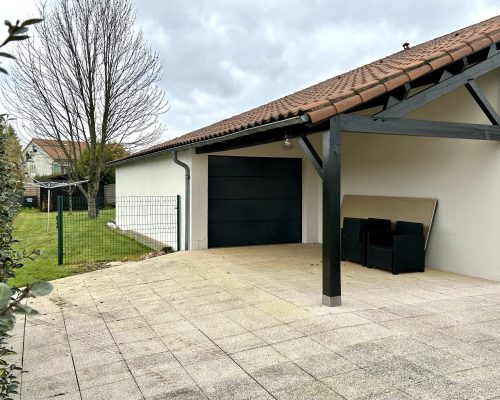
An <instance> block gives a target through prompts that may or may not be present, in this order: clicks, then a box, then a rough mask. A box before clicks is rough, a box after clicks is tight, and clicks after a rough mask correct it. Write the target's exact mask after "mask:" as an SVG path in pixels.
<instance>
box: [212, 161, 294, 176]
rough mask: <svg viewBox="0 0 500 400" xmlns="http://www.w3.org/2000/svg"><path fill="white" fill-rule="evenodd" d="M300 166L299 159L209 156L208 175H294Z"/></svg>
mask: <svg viewBox="0 0 500 400" xmlns="http://www.w3.org/2000/svg"><path fill="white" fill-rule="evenodd" d="M291 161H292V162H291ZM270 167H271V168H270ZM301 168H302V161H301V160H300V159H290V158H264V157H223V156H222V157H221V156H211V157H210V161H209V163H208V176H209V177H211V176H237V177H243V176H267V177H296V176H297V175H298V174H300V173H301Z"/></svg>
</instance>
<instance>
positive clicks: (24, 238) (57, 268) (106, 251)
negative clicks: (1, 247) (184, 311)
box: [9, 209, 151, 287]
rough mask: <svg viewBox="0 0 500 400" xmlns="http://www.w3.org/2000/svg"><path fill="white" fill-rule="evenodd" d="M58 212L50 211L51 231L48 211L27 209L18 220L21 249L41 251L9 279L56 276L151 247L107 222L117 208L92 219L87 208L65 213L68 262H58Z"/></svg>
mask: <svg viewBox="0 0 500 400" xmlns="http://www.w3.org/2000/svg"><path fill="white" fill-rule="evenodd" d="M56 215H57V213H55V212H52V213H50V232H47V213H42V212H40V211H38V210H31V209H24V210H22V211H21V212H20V213H19V215H17V216H16V219H15V221H14V238H15V239H16V240H19V243H18V244H17V245H16V248H17V249H18V250H26V251H31V250H33V249H38V250H40V251H41V254H40V255H39V256H36V259H35V260H33V261H31V260H26V262H25V265H24V267H23V268H21V269H19V270H17V271H16V276H15V277H14V278H12V279H11V280H10V281H9V283H10V284H11V285H15V286H18V287H21V286H24V285H26V284H27V283H28V282H30V281H32V280H34V279H42V280H53V279H58V278H63V277H65V276H69V275H74V274H78V273H81V272H85V271H87V270H88V268H87V267H84V266H82V265H81V264H86V263H93V262H102V261H116V260H131V259H138V258H139V257H140V256H141V255H143V254H145V253H147V252H148V251H150V250H151V249H150V248H148V247H146V246H144V245H142V244H140V243H138V242H136V241H135V240H133V239H131V238H129V237H127V236H124V235H122V234H120V233H118V232H116V231H113V230H112V229H110V228H108V227H107V226H106V223H107V222H108V221H109V220H110V219H112V218H113V215H114V210H112V209H107V210H102V211H101V212H100V213H99V217H98V218H96V219H93V220H90V219H88V218H87V216H86V212H85V211H74V212H73V213H69V212H65V213H64V224H63V226H64V264H63V265H57V229H56Z"/></svg>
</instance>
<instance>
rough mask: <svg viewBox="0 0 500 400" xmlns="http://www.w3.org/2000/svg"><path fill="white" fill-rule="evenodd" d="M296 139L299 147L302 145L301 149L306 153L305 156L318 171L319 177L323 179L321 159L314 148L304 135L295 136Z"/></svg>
mask: <svg viewBox="0 0 500 400" xmlns="http://www.w3.org/2000/svg"><path fill="white" fill-rule="evenodd" d="M297 141H298V142H299V144H300V147H302V150H304V153H306V156H307V158H308V159H309V161H310V162H311V164H312V165H313V167H314V168H315V169H316V172H318V174H319V176H320V177H321V179H323V161H322V160H321V157H320V156H319V155H318V153H317V152H316V149H315V148H314V147H313V145H312V144H311V142H310V141H309V139H308V138H307V137H306V136H299V137H297Z"/></svg>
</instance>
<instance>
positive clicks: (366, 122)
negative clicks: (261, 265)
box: [112, 16, 500, 305]
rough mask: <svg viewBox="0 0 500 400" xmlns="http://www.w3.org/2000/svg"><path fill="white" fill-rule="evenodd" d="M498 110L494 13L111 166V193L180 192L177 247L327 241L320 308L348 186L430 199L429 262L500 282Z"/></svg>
mask: <svg viewBox="0 0 500 400" xmlns="http://www.w3.org/2000/svg"><path fill="white" fill-rule="evenodd" d="M346 45H347V44H346ZM300 56H301V57H307V54H302V55H300ZM311 61H313V60H311ZM314 62H316V61H314ZM499 112H500V16H497V17H494V18H492V19H489V20H487V21H483V22H481V23H478V24H476V25H473V26H470V27H467V28H464V29H462V30H459V31H456V32H452V33H450V34H448V35H445V36H442V37H440V38H437V39H434V40H431V41H429V42H426V43H423V44H420V45H417V46H413V47H411V48H409V49H407V50H403V51H400V52H398V53H395V54H393V55H390V56H388V57H385V58H383V59H381V60H377V61H374V62H372V63H370V64H367V65H364V66H362V67H360V68H357V69H354V70H352V71H349V72H347V73H345V74H342V75H339V76H336V77H333V78H331V79H328V80H326V81H324V82H321V83H318V84H317V85H314V86H311V87H309V88H307V89H304V90H301V91H299V92H296V93H293V94H291V95H289V96H286V97H283V98H281V99H279V100H276V101H272V102H270V103H267V104H265V105H262V106H260V107H257V108H255V109H253V110H250V111H248V112H244V113H242V114H240V115H237V116H234V117H232V118H228V119H225V120H223V121H221V122H218V123H215V124H213V125H210V126H207V127H205V128H202V129H199V130H197V131H194V132H191V133H189V134H187V135H184V136H181V137H178V138H176V139H173V140H171V141H168V142H166V143H162V144H160V145H157V146H154V147H152V148H149V149H147V150H144V151H142V152H139V153H136V154H133V155H131V156H128V157H125V158H123V159H121V160H118V161H115V162H113V163H112V164H113V165H115V166H116V195H117V196H134V195H141V196H143V195H154V196H158V195H181V196H182V205H181V210H182V224H181V230H182V231H183V232H184V233H185V235H183V246H184V248H189V249H193V250H195V249H206V248H208V247H215V246H225V245H239V244H252V243H254V244H256V243H285V242H304V243H318V242H319V243H323V277H324V278H323V295H324V303H325V304H327V305H334V304H338V302H339V299H340V254H339V249H340V202H341V196H342V195H343V194H368V195H382V196H406V197H427V198H437V199H438V200H439V207H438V211H437V214H436V218H435V221H434V226H433V231H432V235H431V237H430V242H429V246H428V248H427V264H428V265H430V266H433V267H436V268H440V269H443V270H448V271H453V272H458V273H464V274H468V275H473V276H478V277H484V278H489V279H496V280H500V268H499V265H500V246H499V245H498V237H500V207H499V199H500V185H499V184H498V181H499V178H500V142H491V141H492V140H495V141H498V140H500V128H499V127H498V125H499V124H500V117H499ZM403 117H404V118H403ZM285 137H286V138H287V139H288V138H290V140H291V143H292V144H293V149H289V146H283V144H284V142H283V140H284V138H285ZM474 139H482V140H474ZM318 153H319V154H320V155H322V157H320V156H318ZM176 157H178V160H180V161H178V160H177V158H176ZM183 164H184V165H183ZM186 170H187V172H188V174H186ZM186 188H187V192H188V193H186V194H189V195H190V200H188V202H186V197H188V199H189V196H186V195H185V190H186ZM186 210H187V211H188V212H187V213H186ZM284 251H285V250H284Z"/></svg>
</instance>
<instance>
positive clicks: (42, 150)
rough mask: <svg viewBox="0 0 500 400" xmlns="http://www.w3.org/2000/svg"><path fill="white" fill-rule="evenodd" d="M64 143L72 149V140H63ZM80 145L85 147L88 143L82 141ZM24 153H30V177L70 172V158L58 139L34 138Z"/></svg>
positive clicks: (67, 147)
mask: <svg viewBox="0 0 500 400" xmlns="http://www.w3.org/2000/svg"><path fill="white" fill-rule="evenodd" d="M62 144H63V145H64V146H65V147H66V149H67V150H68V151H69V150H70V149H71V143H70V142H66V141H63V142H62ZM78 146H79V147H80V149H84V148H85V147H86V144H85V143H84V142H80V143H79V144H78ZM23 153H24V154H25V155H26V154H29V155H30V160H29V161H28V163H27V170H28V175H29V177H30V178H34V177H42V176H51V175H64V174H67V173H68V167H69V162H68V158H67V156H66V154H65V152H64V150H63V149H62V148H61V144H60V143H59V142H58V141H57V140H49V139H39V138H33V139H31V141H30V142H29V143H28V145H27V146H26V147H25V148H24V150H23ZM78 153H79V151H78Z"/></svg>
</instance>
